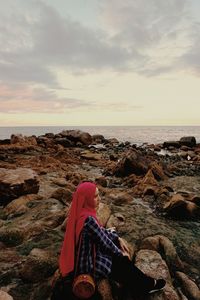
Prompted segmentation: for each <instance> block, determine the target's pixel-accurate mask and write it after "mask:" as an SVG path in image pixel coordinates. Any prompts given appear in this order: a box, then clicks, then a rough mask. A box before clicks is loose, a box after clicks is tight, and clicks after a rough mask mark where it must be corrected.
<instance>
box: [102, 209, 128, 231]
mask: <svg viewBox="0 0 200 300" xmlns="http://www.w3.org/2000/svg"><path fill="white" fill-rule="evenodd" d="M124 224H125V217H124V216H123V215H122V214H120V213H114V214H112V215H111V216H110V218H109V220H108V222H107V224H106V226H107V228H111V227H116V231H118V230H119V229H120V227H121V226H123V225H124Z"/></svg>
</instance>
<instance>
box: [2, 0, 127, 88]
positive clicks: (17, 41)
mask: <svg viewBox="0 0 200 300" xmlns="http://www.w3.org/2000/svg"><path fill="white" fill-rule="evenodd" d="M29 5H30V7H29V10H26V9H25V7H24V11H22V12H21V13H20V12H18V13H17V14H16V13H15V12H12V14H11V15H10V16H4V15H2V13H1V18H0V28H1V39H0V46H1V52H0V76H1V78H2V80H4V81H5V82H8V81H12V82H19V81H24V82H30V83H44V84H47V85H54V86H56V84H57V78H56V75H55V73H54V68H59V67H60V68H63V69H67V70H68V72H70V71H71V72H75V71H79V72H80V71H82V72H84V71H86V70H87V71H88V70H90V71H93V70H97V69H98V70H100V69H105V68H110V69H115V70H119V69H123V68H127V67H128V62H129V59H130V53H129V52H128V51H127V49H126V48H123V47H119V46H117V45H113V44H112V43H111V42H110V41H109V39H107V36H106V34H105V32H102V31H100V30H99V31H95V30H93V29H91V28H87V27H85V26H83V25H81V24H80V23H79V22H77V21H73V20H72V19H71V18H69V17H65V18H64V17H62V16H61V15H60V14H59V13H58V11H56V10H55V9H54V8H53V7H51V6H48V5H46V4H44V3H43V2H42V1H30V2H29Z"/></svg>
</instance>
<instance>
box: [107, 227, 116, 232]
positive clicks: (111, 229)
mask: <svg viewBox="0 0 200 300" xmlns="http://www.w3.org/2000/svg"><path fill="white" fill-rule="evenodd" d="M107 230H109V231H110V232H113V231H116V227H110V228H107Z"/></svg>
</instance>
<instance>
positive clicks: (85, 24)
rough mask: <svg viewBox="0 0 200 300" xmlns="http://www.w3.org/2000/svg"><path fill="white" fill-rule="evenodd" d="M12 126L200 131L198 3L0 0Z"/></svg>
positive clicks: (1, 61) (0, 89) (1, 120)
mask: <svg viewBox="0 0 200 300" xmlns="http://www.w3.org/2000/svg"><path fill="white" fill-rule="evenodd" d="M16 125H18V126H27V125H59V126H60V125H78V126H80V125H200V1H199V0H123V1H122V0H56V1H55V0H7V1H4V0H0V126H16Z"/></svg>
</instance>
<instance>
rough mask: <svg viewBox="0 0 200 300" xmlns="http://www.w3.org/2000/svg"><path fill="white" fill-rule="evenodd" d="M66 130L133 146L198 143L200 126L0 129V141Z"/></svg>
mask: <svg viewBox="0 0 200 300" xmlns="http://www.w3.org/2000/svg"><path fill="white" fill-rule="evenodd" d="M67 129H80V130H82V131H86V132H89V133H90V134H92V135H93V134H102V135H103V136H104V137H105V138H113V137H115V138H117V139H118V140H119V141H123V142H124V141H129V142H131V143H134V144H143V143H148V144H151V143H153V144H159V143H163V142H164V141H172V140H173V141H178V140H179V139H180V138H181V137H183V136H194V137H195V138H196V141H197V143H200V126H63V127H61V126H49V127H48V126H44V127H39V126H31V127H0V140H2V139H8V138H10V136H11V134H23V135H26V136H31V135H36V136H39V135H43V134H45V133H49V132H52V133H59V132H61V131H62V130H67Z"/></svg>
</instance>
